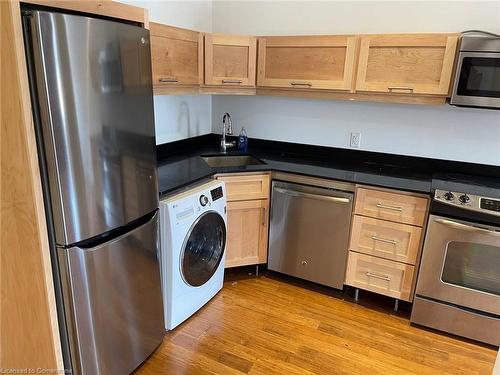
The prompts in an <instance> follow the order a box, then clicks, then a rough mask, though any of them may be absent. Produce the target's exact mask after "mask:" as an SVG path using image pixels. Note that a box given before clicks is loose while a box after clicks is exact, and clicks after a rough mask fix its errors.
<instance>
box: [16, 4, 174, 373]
mask: <svg viewBox="0 0 500 375" xmlns="http://www.w3.org/2000/svg"><path fill="white" fill-rule="evenodd" d="M22 12H23V30H24V38H25V47H26V51H27V60H28V61H27V62H28V71H29V78H30V88H31V96H32V104H33V113H34V124H35V132H36V135H37V141H38V142H37V143H38V151H39V158H40V167H41V170H42V183H43V191H44V195H45V204H46V212H47V222H48V228H49V238H50V241H51V249H52V250H51V251H52V253H51V256H52V257H51V259H52V263H53V264H52V265H53V273H54V280H55V290H56V296H57V302H58V312H59V314H58V315H59V323H60V326H61V339H62V343H63V353H64V358H65V366H66V367H67V368H71V370H72V371H73V373H77V374H80V373H81V374H92V375H94V374H127V373H130V372H131V371H133V370H134V369H135V368H136V367H137V366H138V365H139V364H140V363H141V362H142V361H144V360H145V359H146V358H147V357H148V356H149V355H150V354H151V353H152V352H153V351H154V349H155V348H156V347H157V346H158V345H159V344H160V342H161V340H162V338H163V336H164V323H163V305H162V294H161V289H160V288H161V283H160V270H159V261H158V258H159V254H158V251H159V248H158V243H159V241H158V188H157V180H156V144H155V129H154V117H153V97H152V83H151V57H150V56H151V55H150V47H149V31H148V30H146V29H144V28H141V27H140V25H134V24H127V23H123V22H117V21H114V20H109V19H98V18H89V17H85V16H82V15H75V14H63V13H57V12H51V11H46V10H37V9H28V8H23V10H22Z"/></svg>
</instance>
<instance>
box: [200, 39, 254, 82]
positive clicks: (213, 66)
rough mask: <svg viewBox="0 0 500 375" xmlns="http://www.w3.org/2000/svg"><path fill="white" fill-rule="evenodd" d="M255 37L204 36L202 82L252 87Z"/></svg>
mask: <svg viewBox="0 0 500 375" xmlns="http://www.w3.org/2000/svg"><path fill="white" fill-rule="evenodd" d="M256 59H257V39H256V38H255V37H251V36H234V35H218V34H206V35H205V85H222V86H228V87H234V86H237V87H239V86H247V87H248V86H249V87H255V64H256Z"/></svg>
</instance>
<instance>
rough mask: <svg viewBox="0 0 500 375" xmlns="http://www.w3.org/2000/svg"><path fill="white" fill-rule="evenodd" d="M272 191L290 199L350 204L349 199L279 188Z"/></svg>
mask: <svg viewBox="0 0 500 375" xmlns="http://www.w3.org/2000/svg"><path fill="white" fill-rule="evenodd" d="M274 190H275V191H277V192H278V193H282V194H286V195H290V196H292V197H305V198H311V199H316V200H322V201H328V202H334V203H350V202H351V200H350V199H349V198H344V197H332V196H329V195H321V194H313V193H304V192H302V191H296V190H290V189H284V188H280V187H275V188H274Z"/></svg>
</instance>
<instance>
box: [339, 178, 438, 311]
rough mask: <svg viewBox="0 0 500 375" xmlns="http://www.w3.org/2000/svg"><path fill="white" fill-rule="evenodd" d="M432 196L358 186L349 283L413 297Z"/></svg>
mask: <svg viewBox="0 0 500 375" xmlns="http://www.w3.org/2000/svg"><path fill="white" fill-rule="evenodd" d="M428 207H429V198H427V197H425V196H423V195H420V194H413V193H408V192H401V191H396V190H389V189H377V188H372V187H366V186H361V187H360V186H358V187H357V188H356V202H355V206H354V215H353V217H352V225H351V237H350V241H349V255H348V261H347V271H346V278H345V284H346V285H350V286H353V287H355V288H360V289H365V290H369V291H371V292H375V293H379V294H383V295H386V296H389V297H393V298H396V299H401V300H405V301H410V302H411V301H412V300H413V293H414V289H415V284H416V276H417V273H416V272H415V270H416V269H418V264H419V262H420V255H421V251H422V242H423V233H424V226H425V223H426V222H427V217H428Z"/></svg>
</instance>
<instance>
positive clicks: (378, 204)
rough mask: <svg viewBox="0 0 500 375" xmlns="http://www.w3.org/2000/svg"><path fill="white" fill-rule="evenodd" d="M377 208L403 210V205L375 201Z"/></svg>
mask: <svg viewBox="0 0 500 375" xmlns="http://www.w3.org/2000/svg"><path fill="white" fill-rule="evenodd" d="M377 208H382V209H384V210H392V211H398V212H402V211H403V207H398V206H389V205H387V204H382V203H377Z"/></svg>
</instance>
